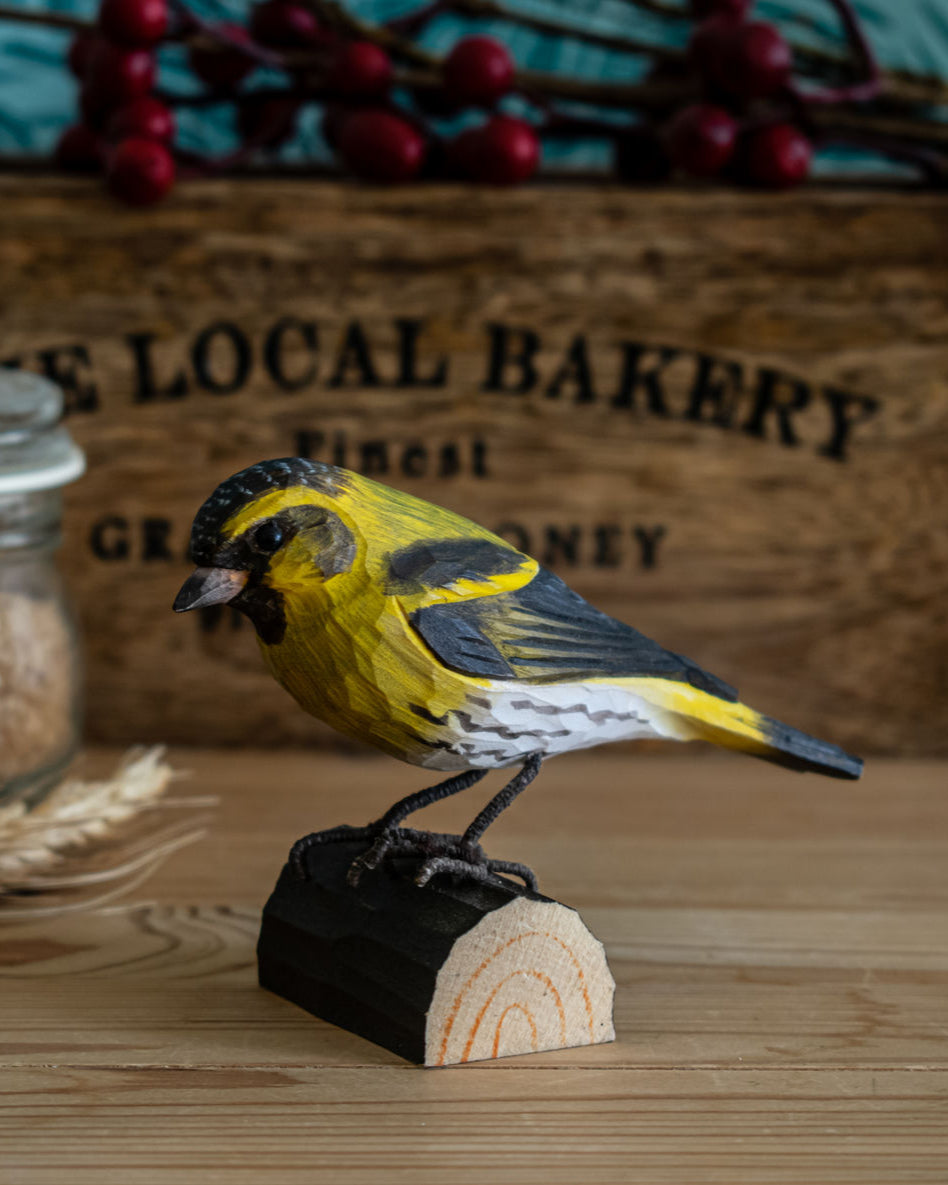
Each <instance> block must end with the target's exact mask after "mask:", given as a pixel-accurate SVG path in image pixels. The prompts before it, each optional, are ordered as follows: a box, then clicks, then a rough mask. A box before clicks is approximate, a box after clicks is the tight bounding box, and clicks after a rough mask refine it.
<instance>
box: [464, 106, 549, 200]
mask: <svg viewBox="0 0 948 1185" xmlns="http://www.w3.org/2000/svg"><path fill="white" fill-rule="evenodd" d="M451 158H452V160H453V161H454V162H456V164H457V165H458V166H459V168H460V169H461V170H462V171H463V172H464V173H465V174H466V175H467V176H468V177H470V178H471V180H472V181H483V182H486V183H487V184H489V185H517V184H519V183H520V182H521V181H526V180H528V179H529V178H530V177H532V176H533V174H534V173H535V172H536V171H537V165H539V163H540V140H539V138H538V136H537V134H536V132H535V131H534V129H533V127H532V125H531V124H529V123H527V122H526V120H523V119H514V118H512V117H511V116H509V115H495V116H494V117H493V119H489V120H488V121H487V123H485V124H484V126H483V127H480V128H474V129H472V130H471V131H468V132H463V133H462V134H461V135H460V136H458V138H457V140H456V141H455V143H454V146H453V149H452V152H451Z"/></svg>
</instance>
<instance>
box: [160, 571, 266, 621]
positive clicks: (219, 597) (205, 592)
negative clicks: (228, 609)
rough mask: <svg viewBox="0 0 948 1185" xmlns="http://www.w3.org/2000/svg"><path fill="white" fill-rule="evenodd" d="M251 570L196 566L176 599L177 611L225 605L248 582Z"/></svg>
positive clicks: (174, 606) (175, 609)
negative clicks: (240, 570)
mask: <svg viewBox="0 0 948 1185" xmlns="http://www.w3.org/2000/svg"><path fill="white" fill-rule="evenodd" d="M249 575H250V573H249V572H239V571H237V570H236V569H235V568H195V569H194V571H193V572H192V573H191V575H190V576H189V577H188V578H187V580H186V581H185V582H184V584H182V585H181V588H180V590H179V592H178V595H177V596H176V597H175V599H174V605H173V606H172V608H173V609H174V611H175V613H187V611H188V610H189V609H203V608H204V606H205V605H223V604H226V603H227V602H228V601H232V600H233V599H234V597H236V596H237V594H238V593H239V592H240V590H241V589H242V588H243V587H244V585H245V584H246V583H247V577H248V576H249Z"/></svg>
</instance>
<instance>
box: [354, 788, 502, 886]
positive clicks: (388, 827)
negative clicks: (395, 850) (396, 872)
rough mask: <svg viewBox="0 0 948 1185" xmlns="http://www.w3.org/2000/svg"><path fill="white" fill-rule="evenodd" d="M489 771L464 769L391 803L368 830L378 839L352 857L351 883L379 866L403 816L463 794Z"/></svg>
mask: <svg viewBox="0 0 948 1185" xmlns="http://www.w3.org/2000/svg"><path fill="white" fill-rule="evenodd" d="M486 774H487V770H486V769H468V770H465V771H464V773H460V774H455V775H454V777H453V778H447V779H446V780H445V781H443V782H439V783H438V784H437V786H428V787H427V788H426V789H424V790H416V791H415V793H414V794H408V795H406V796H405V798H402V799H400V800H399V801H398V802H396V803H395V804H394V806H390V807H389V808H388V810H387V811H386V812H385V814H384V815H383V816H382V817H381V819H377V820H376V821H375V822H374V823H370V824H369V830H370V831H371V832H372V833H373V834H374V836H375V842H374V843H373V844H372V846H371V847H370V848H369V850H368V851H367V852H365V853H364V855H362V856H359V857H358V858H357V859H355V860H353V862H352V867H351V868H350V869H349V875H348V877H347V880H348V881H349V884H350V885H357V884H358V883H359V878H360V877H361V875H362V873H363V872H365V871H366V869H372V868H378V866H379V865H380V864H381V863H382V861H383V860H384V859H385V857H386V855H387V854H388V852H389V851H391V849H392V847H393V846H394V845H395V842H396V840H397V838H398V829H399V826H398V825H399V824H400V823H401V821H402V820H403V819H406V818H407V817H408V816H409V815H411V814H413V813H414V812H415V811H420V810H421V809H422V807H426V806H431V804H432V803H435V802H440V801H441V799H442V798H450V797H451V795H452V794H460V793H461V791H462V790H467V789H468V788H469V787H471V786H473V785H474V784H475V783H476V782H479V781H480V780H481V778H483V777H484V776H485V775H486Z"/></svg>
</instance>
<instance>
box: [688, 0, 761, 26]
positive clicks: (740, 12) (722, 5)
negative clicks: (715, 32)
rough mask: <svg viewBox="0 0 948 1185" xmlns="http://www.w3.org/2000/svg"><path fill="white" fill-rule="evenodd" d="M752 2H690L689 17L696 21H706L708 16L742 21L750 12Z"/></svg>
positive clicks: (737, 0)
mask: <svg viewBox="0 0 948 1185" xmlns="http://www.w3.org/2000/svg"><path fill="white" fill-rule="evenodd" d="M753 3H754V0H691V15H692V16H693V17H694V18H695V20H696V21H703V20H706V19H707V18H708V17H709V16H726V17H731V18H733V19H734V20H739V21H740V20H743V19H744V17H745V16H747V14H748V12H749V11H750V8H751V5H752V4H753Z"/></svg>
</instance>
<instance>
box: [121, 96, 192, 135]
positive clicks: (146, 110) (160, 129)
mask: <svg viewBox="0 0 948 1185" xmlns="http://www.w3.org/2000/svg"><path fill="white" fill-rule="evenodd" d="M175 130H176V129H175V118H174V112H173V111H172V110H171V108H170V107H166V106H165V104H164V103H161V102H159V100H158V99H153V98H152V97H151V95H143V96H142V98H140V99H135V100H134V101H133V102H131V103H128V104H127V105H126V106H124V107H120V108H119V109H118V111H116V112H115V114H114V115H113V116H112V118H111V119H110V120H109V124H108V137H109V139H110V140H113V141H118V140H128V139H142V140H157V141H158V142H159V143H161V144H170V143H171V141H172V140H173V139H174V135H175Z"/></svg>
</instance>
